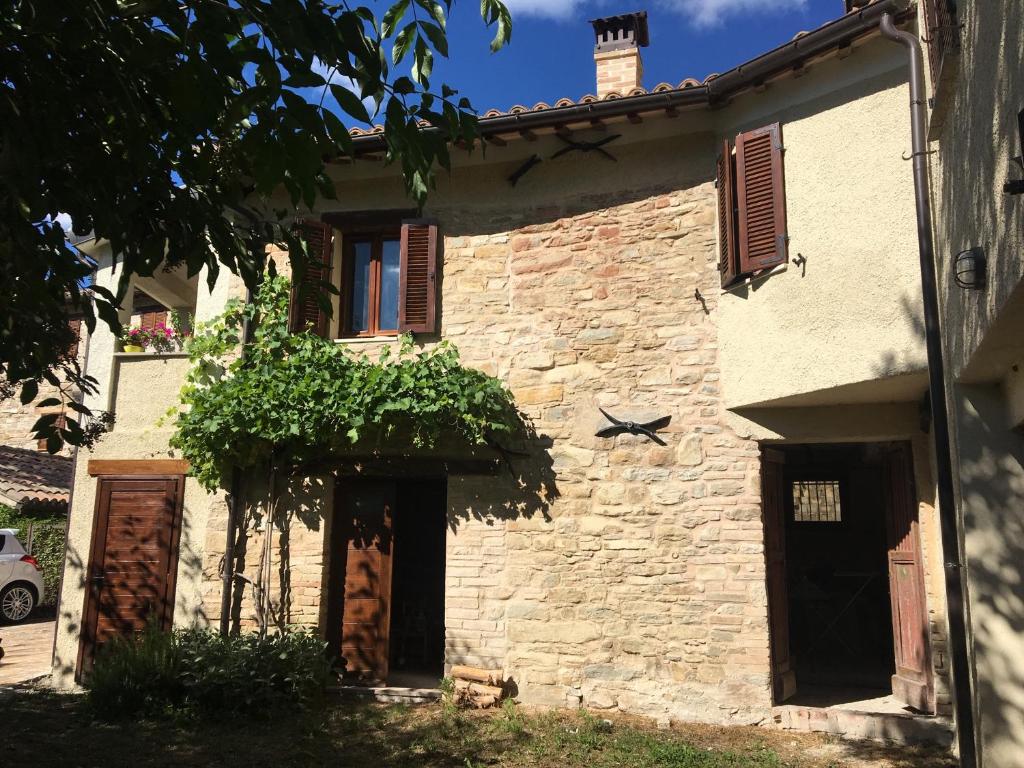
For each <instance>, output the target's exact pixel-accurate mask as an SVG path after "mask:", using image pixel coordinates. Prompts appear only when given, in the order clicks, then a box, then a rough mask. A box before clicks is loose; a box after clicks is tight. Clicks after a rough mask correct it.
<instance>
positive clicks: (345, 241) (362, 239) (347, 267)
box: [336, 224, 402, 339]
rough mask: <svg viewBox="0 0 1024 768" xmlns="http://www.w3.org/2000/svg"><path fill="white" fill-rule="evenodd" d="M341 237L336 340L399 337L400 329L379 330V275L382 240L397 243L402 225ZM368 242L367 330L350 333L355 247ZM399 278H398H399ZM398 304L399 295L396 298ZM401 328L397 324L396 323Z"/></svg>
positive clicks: (342, 233) (346, 234) (358, 231)
mask: <svg viewBox="0 0 1024 768" xmlns="http://www.w3.org/2000/svg"><path fill="white" fill-rule="evenodd" d="M340 235H341V269H340V270H339V285H338V286H337V288H338V293H339V302H338V303H339V310H340V311H339V317H338V331H337V336H336V338H339V339H367V338H380V337H388V336H398V335H400V334H401V330H400V329H399V328H394V329H387V328H384V329H382V328H381V327H380V298H381V273H382V269H381V267H382V264H383V258H384V241H385V240H395V241H397V242H398V243H399V244H400V243H401V238H402V227H401V224H397V225H396V226H394V227H386V228H380V229H375V230H355V231H350V232H348V231H344V230H341V231H340ZM367 242H368V243H370V277H369V285H368V296H367V299H368V303H369V308H368V312H367V323H366V325H367V328H366V330H365V331H354V330H352V307H353V303H354V299H355V255H356V254H355V247H356V245H357V244H359V243H367ZM399 279H401V276H399ZM399 303H401V296H399ZM396 325H400V322H396Z"/></svg>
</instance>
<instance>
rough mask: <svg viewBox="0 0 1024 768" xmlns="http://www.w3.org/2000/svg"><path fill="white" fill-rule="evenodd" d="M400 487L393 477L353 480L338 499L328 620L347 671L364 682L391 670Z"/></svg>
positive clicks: (342, 485) (339, 492) (340, 489)
mask: <svg viewBox="0 0 1024 768" xmlns="http://www.w3.org/2000/svg"><path fill="white" fill-rule="evenodd" d="M396 493H397V488H396V486H395V484H394V483H392V482H384V481H363V480H350V481H345V482H341V483H339V484H338V489H337V496H336V500H335V517H334V525H335V529H334V531H333V533H332V537H331V538H332V547H331V552H332V558H331V559H332V563H331V589H330V598H329V599H330V600H331V606H330V610H329V618H328V626H329V627H331V628H332V629H331V630H330V631H331V632H332V633H338V634H336V635H335V637H336V639H335V640H334V643H333V644H334V645H335V647H336V648H337V649H338V651H339V655H340V657H341V659H342V661H343V662H344V663H345V675H346V677H349V678H353V679H356V680H359V681H362V682H379V683H383V682H385V681H386V680H387V676H388V650H389V645H390V642H389V640H390V626H391V561H392V555H393V549H394V535H393V525H392V521H393V514H394V508H395V498H396ZM331 616H333V620H332V618H330V617H331ZM339 624H340V626H339Z"/></svg>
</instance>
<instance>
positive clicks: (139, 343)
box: [121, 328, 150, 352]
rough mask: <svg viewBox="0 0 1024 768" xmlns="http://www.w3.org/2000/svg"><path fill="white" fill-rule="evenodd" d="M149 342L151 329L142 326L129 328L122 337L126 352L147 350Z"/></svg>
mask: <svg viewBox="0 0 1024 768" xmlns="http://www.w3.org/2000/svg"><path fill="white" fill-rule="evenodd" d="M149 342H150V332H149V331H147V330H144V329H142V328H129V329H128V330H127V331H125V333H124V336H122V337H121V349H123V350H124V351H125V352H145V351H146V347H148V346H149Z"/></svg>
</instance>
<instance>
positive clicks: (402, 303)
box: [398, 220, 437, 333]
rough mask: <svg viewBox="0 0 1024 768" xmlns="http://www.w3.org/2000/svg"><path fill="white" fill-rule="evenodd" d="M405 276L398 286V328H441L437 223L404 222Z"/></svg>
mask: <svg viewBox="0 0 1024 768" xmlns="http://www.w3.org/2000/svg"><path fill="white" fill-rule="evenodd" d="M400 272H401V277H400V278H399V288H398V330H399V331H401V332H402V333H407V332H408V333H434V332H435V331H436V330H437V321H436V318H437V225H436V224H434V223H433V222H430V221H421V220H410V221H403V222H402V252H401V269H400Z"/></svg>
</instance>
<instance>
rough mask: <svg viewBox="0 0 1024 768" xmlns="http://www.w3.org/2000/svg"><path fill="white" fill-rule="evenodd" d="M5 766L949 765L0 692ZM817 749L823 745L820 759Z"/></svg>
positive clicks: (497, 722) (684, 734) (428, 720)
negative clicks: (223, 714)
mask: <svg viewBox="0 0 1024 768" xmlns="http://www.w3.org/2000/svg"><path fill="white" fill-rule="evenodd" d="M0 712H2V713H3V714H2V717H0V720H2V722H3V726H4V758H5V761H6V762H5V764H7V762H9V764H10V765H27V764H31V765H33V766H36V768H46V767H47V766H61V767H62V768H65V767H67V768H71V767H77V766H82V767H83V768H92V766H96V767H97V768H98V767H99V766H103V768H118V767H119V766H124V767H125V768H128V767H129V766H130V767H131V768H171V767H172V766H173V767H174V768H192V766H195V767H196V768H198V767H199V766H203V767H204V768H205V766H209V765H217V766H218V768H243V767H244V768H253V767H254V766H274V767H275V768H278V767H281V768H287V767H290V766H296V767H297V766H302V767H303V768H307V767H308V766H331V767H332V768H334V767H335V766H337V767H338V768H342V767H350V768H371V767H372V768H380V766H396V768H397V767H399V766H400V767H401V768H427V767H428V766H429V767H430V768H485V767H487V768H842V767H843V766H858V768H860V767H862V766H863V767H864V768H866V767H867V766H872V768H875V767H876V766H878V767H880V766H889V768H911V767H913V766H927V767H928V768H940V767H941V768H944V767H945V766H947V765H950V763H949V762H948V761H947V760H944V759H941V758H936V757H935V756H934V755H932V756H930V757H929V756H927V755H924V754H923V753H916V752H906V751H897V750H892V749H891V748H886V747H866V746H864V747H860V748H858V749H859V750H860V751H859V752H857V754H856V757H855V759H854V760H853V761H852V762H850V761H848V760H847V759H846V757H845V756H841V757H842V759H837V758H836V754H837V753H836V752H835V751H834V750H833V751H832V752H828V749H829V748H830V747H829V745H828V744H827V743H826V741H825V740H824V739H822V738H820V737H817V736H810V735H806V734H805V735H799V736H798V735H795V734H788V733H782V732H780V731H774V730H770V729H763V728H741V727H733V728H725V727H713V726H687V727H682V728H679V729H674V730H671V731H660V730H657V729H654V728H653V727H651V726H650V725H649V724H648V723H646V721H642V720H639V719H636V718H615V719H614V720H605V719H604V718H603V717H599V716H595V715H592V714H588V713H587V712H582V711H581V712H566V711H557V712H553V711H531V710H527V709H525V708H522V707H519V706H516V705H515V704H511V703H506V704H505V705H504V706H502V707H501V708H499V709H493V710H489V711H486V712H475V711H465V710H459V709H456V708H455V707H452V706H444V705H443V704H435V705H428V706H418V707H409V706H401V705H379V704H372V703H367V702H363V701H332V702H331V703H330V704H329V705H328V706H327V707H326V708H325V709H323V710H322V711H316V712H311V713H306V714H298V713H296V714H284V715H274V716H273V717H272V719H270V720H269V721H268V720H266V719H261V720H251V719H245V718H241V717H236V718H233V719H225V720H219V721H212V720H210V719H207V720H205V721H202V722H196V721H195V720H190V719H184V718H177V719H173V718H167V719H159V720H143V721H139V722H132V723H127V724H126V723H119V724H107V723H103V722H101V721H98V720H96V719H95V718H94V717H93V714H92V712H91V711H90V710H89V707H88V703H87V701H86V699H85V698H84V697H82V696H73V695H57V694H53V693H48V692H34V691H17V692H0ZM819 748H824V749H825V752H822V751H821V750H820V749H819Z"/></svg>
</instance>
